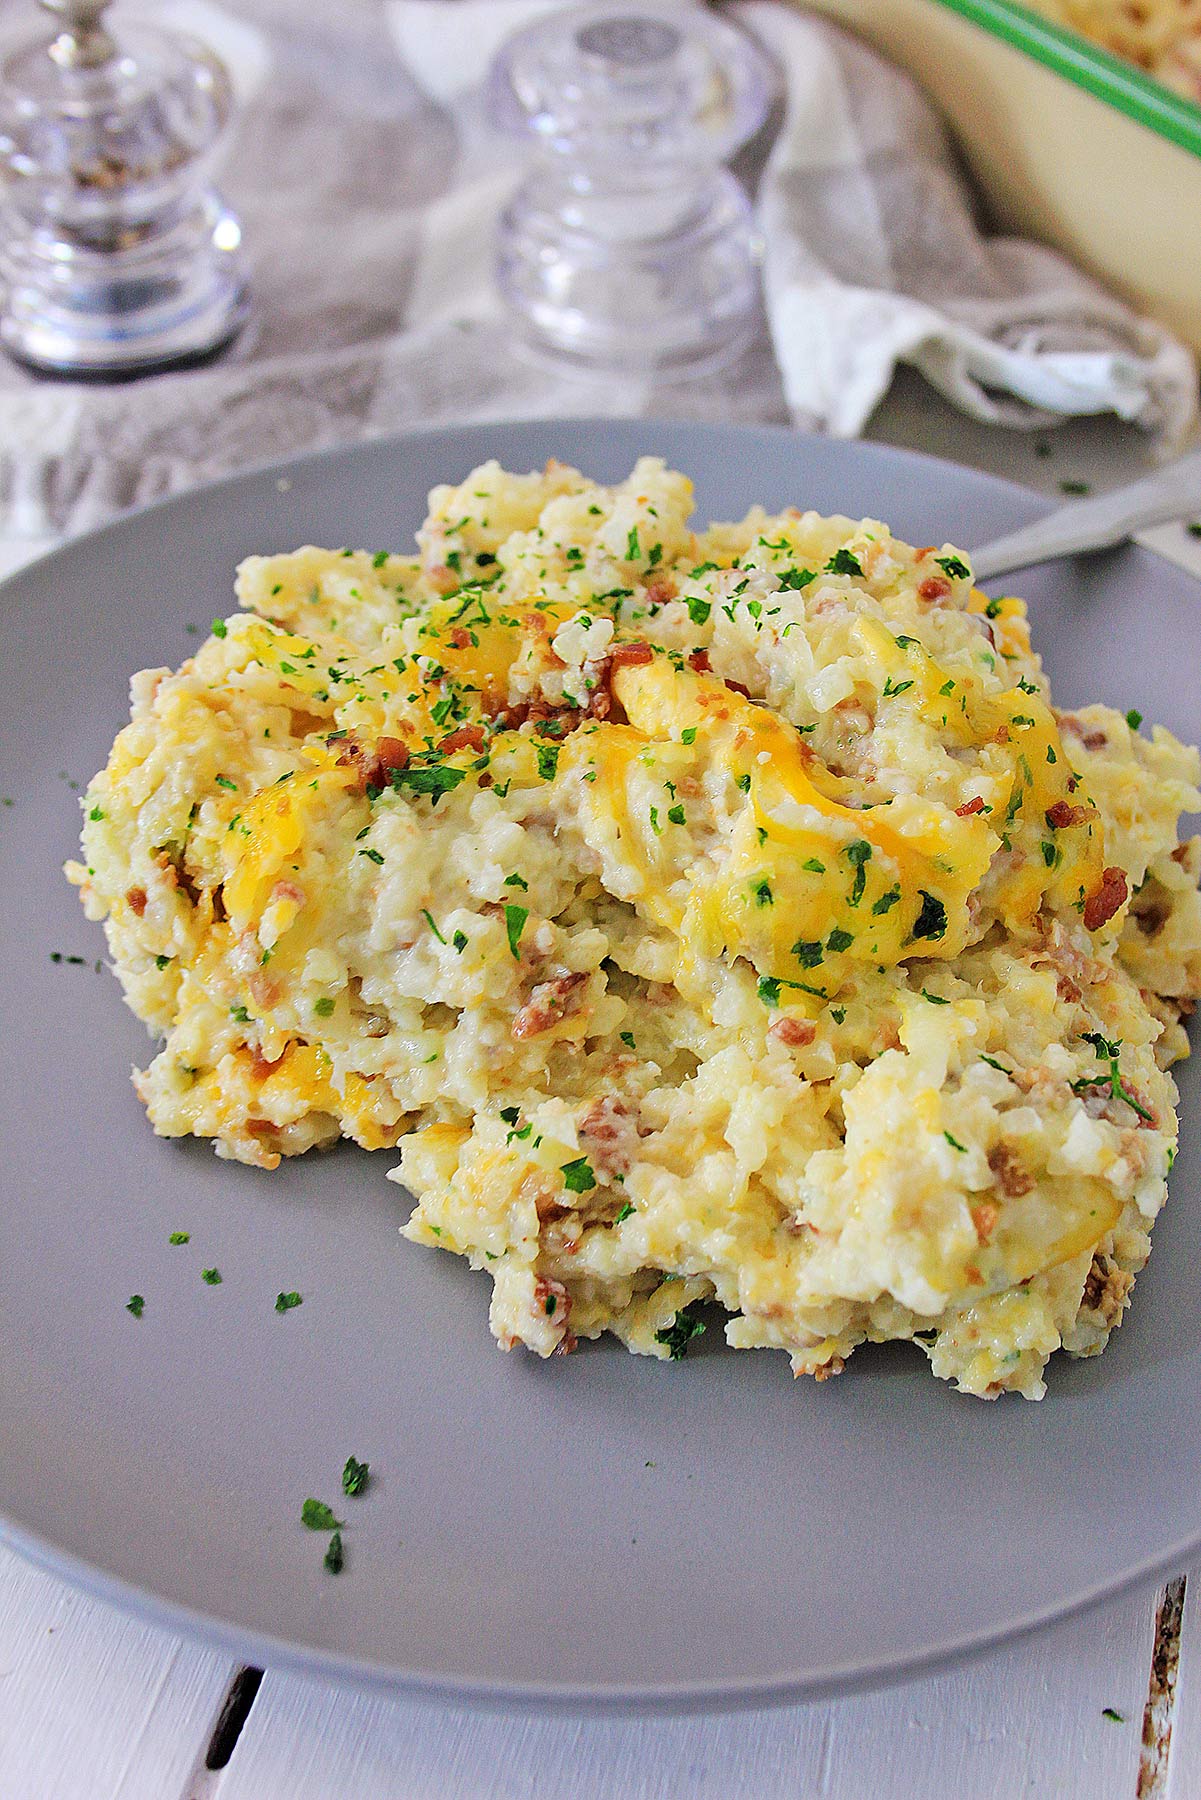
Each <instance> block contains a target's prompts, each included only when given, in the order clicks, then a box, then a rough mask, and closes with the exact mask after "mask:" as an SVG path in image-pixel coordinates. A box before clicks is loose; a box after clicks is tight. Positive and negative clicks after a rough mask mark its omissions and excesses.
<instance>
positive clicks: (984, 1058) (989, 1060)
mask: <svg viewBox="0 0 1201 1800" xmlns="http://www.w3.org/2000/svg"><path fill="white" fill-rule="evenodd" d="M980 1061H981V1062H986V1063H987V1064H988V1065H989V1067H990V1068H992V1069H1000V1071H1001V1073H1002V1075H1011V1074H1012V1073H1013V1071H1012V1069H1007V1068H1006V1067H1005V1064H1004V1063H999V1062H998V1061H997V1059H996V1057H995V1056H985V1054H984V1052H983V1050H982V1051H981V1052H980Z"/></svg>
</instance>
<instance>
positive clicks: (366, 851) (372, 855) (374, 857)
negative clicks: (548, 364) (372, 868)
mask: <svg viewBox="0 0 1201 1800" xmlns="http://www.w3.org/2000/svg"><path fill="white" fill-rule="evenodd" d="M359 855H360V856H366V857H367V858H369V860H370V861H371V862H373V863H378V864H380V865H381V866H382V864H383V860H384V859H383V857H382V856H381V855H380V853H379V851H378V850H373V849H372V848H371V846H370V845H369V844H364V846H363V848H362V849H361V850H360V851H359Z"/></svg>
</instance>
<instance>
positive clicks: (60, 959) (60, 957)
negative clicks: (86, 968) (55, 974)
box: [50, 950, 87, 969]
mask: <svg viewBox="0 0 1201 1800" xmlns="http://www.w3.org/2000/svg"><path fill="white" fill-rule="evenodd" d="M50 961H51V962H52V963H71V964H73V965H74V966H75V967H76V968H80V969H82V967H83V965H84V963H85V962H86V961H87V958H86V957H83V956H68V955H67V954H66V953H65V952H64V951H62V950H52V951H51V952H50Z"/></svg>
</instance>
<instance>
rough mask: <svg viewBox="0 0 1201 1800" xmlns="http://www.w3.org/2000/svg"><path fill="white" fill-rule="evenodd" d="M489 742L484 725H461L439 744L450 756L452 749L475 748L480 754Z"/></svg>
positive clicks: (440, 748)
mask: <svg viewBox="0 0 1201 1800" xmlns="http://www.w3.org/2000/svg"><path fill="white" fill-rule="evenodd" d="M486 743H487V735H486V733H485V731H484V727H483V726H482V725H460V726H459V728H458V730H457V731H452V732H450V733H449V735H448V736H446V737H444V738H443V739H442V741H441V743H440V744H439V745H438V748H439V750H441V751H443V752H444V753H445V754H446V755H448V756H449V754H450V752H451V751H452V750H474V751H475V753H476V755H477V756H478V755H479V754H480V752H481V751H482V750H483V749H484V746H485V744H486Z"/></svg>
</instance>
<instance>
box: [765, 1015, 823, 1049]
mask: <svg viewBox="0 0 1201 1800" xmlns="http://www.w3.org/2000/svg"><path fill="white" fill-rule="evenodd" d="M767 1035H768V1037H769V1038H774V1039H775V1040H776V1042H777V1043H778V1044H787V1045H788V1047H789V1049H790V1050H792V1049H797V1050H799V1049H800V1048H802V1046H803V1045H805V1044H811V1043H812V1042H813V1040H814V1038H815V1037H816V1036H817V1026H816V1025H815V1024H814V1023H813V1021H812V1019H794V1018H791V1017H790V1016H789V1015H788V1014H787V1013H783V1014H781V1016H780V1017H779V1018H778V1019H775V1020H774V1021H773V1022H772V1023H771V1024H770V1025H769V1026H768V1028H767Z"/></svg>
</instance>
